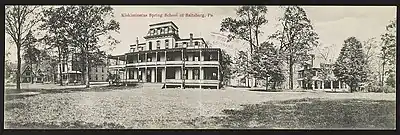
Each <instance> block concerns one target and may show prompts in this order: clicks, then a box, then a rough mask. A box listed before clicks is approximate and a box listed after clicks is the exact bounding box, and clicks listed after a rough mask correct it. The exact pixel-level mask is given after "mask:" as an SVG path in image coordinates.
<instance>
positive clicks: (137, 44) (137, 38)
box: [135, 37, 139, 51]
mask: <svg viewBox="0 0 400 135" xmlns="http://www.w3.org/2000/svg"><path fill="white" fill-rule="evenodd" d="M135 50H136V51H139V37H136V49H135Z"/></svg>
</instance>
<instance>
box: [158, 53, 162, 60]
mask: <svg viewBox="0 0 400 135" xmlns="http://www.w3.org/2000/svg"><path fill="white" fill-rule="evenodd" d="M160 57H161V54H160V53H157V61H160Z"/></svg>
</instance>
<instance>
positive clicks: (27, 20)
mask: <svg viewBox="0 0 400 135" xmlns="http://www.w3.org/2000/svg"><path fill="white" fill-rule="evenodd" d="M37 8H38V6H28V5H12V6H6V7H5V33H6V34H8V35H9V36H10V37H11V39H12V41H13V42H14V44H15V45H16V48H17V76H16V79H17V90H20V89H21V85H20V78H21V47H22V46H23V45H25V44H27V42H28V41H29V40H28V39H29V38H27V37H28V33H32V32H34V30H35V26H36V24H37V23H38V22H39V19H38V18H40V17H37V16H38V15H39V14H38V13H37V12H36V10H37Z"/></svg>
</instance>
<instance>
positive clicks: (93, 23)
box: [67, 5, 120, 88]
mask: <svg viewBox="0 0 400 135" xmlns="http://www.w3.org/2000/svg"><path fill="white" fill-rule="evenodd" d="M67 10H68V11H69V13H71V16H70V17H68V18H67V21H68V22H69V23H68V24H70V27H69V29H68V34H69V35H70V36H71V40H70V41H71V42H72V46H73V47H76V48H78V49H79V50H80V53H82V56H83V59H82V60H83V61H84V62H85V65H84V66H85V70H84V76H85V77H84V78H85V83H86V88H89V87H90V84H89V67H90V66H91V65H93V63H92V61H91V60H90V58H91V55H92V54H93V53H94V52H98V50H99V48H101V47H102V46H104V45H107V46H110V45H115V44H117V43H119V41H118V40H116V39H114V38H113V37H112V36H111V35H110V34H111V32H119V29H120V27H119V23H118V22H116V21H115V20H114V19H113V17H114V15H113V8H111V7H110V6H89V5H85V6H69V7H67ZM101 38H105V40H106V42H104V43H105V44H101V41H102V40H101ZM95 54H96V53H95Z"/></svg>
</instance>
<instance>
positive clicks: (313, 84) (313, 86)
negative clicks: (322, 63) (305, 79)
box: [311, 81, 315, 90]
mask: <svg viewBox="0 0 400 135" xmlns="http://www.w3.org/2000/svg"><path fill="white" fill-rule="evenodd" d="M311 86H312V90H314V89H315V81H312V85H311Z"/></svg>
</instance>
